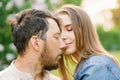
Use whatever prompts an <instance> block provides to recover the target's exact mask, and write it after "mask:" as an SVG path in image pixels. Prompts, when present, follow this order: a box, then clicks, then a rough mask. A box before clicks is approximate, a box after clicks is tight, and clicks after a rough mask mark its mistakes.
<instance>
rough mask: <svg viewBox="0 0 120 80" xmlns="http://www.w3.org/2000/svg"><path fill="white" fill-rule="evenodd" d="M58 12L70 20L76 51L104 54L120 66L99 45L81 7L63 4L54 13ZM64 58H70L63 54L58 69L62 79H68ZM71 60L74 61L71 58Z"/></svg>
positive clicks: (90, 23)
mask: <svg viewBox="0 0 120 80" xmlns="http://www.w3.org/2000/svg"><path fill="white" fill-rule="evenodd" d="M59 14H67V15H68V16H69V17H70V19H71V21H72V26H73V30H74V34H75V37H76V47H77V53H79V54H80V55H82V54H83V52H84V51H86V52H87V53H88V54H89V55H93V54H94V55H106V56H108V57H110V58H111V59H113V60H114V61H115V63H116V64H117V65H118V66H120V63H119V61H118V60H117V59H116V58H115V57H114V56H112V55H111V54H109V53H108V52H107V51H106V50H105V49H104V48H103V46H102V45H101V43H100V40H99V37H98V34H97V31H96V30H95V27H94V26H93V24H92V22H91V19H90V17H89V16H88V14H87V13H86V12H85V11H84V10H83V9H82V8H81V7H78V6H75V5H64V6H62V7H61V9H59V10H58V11H56V13H55V15H56V16H57V15H59ZM88 57H89V56H88ZM66 59H67V60H70V59H72V58H70V57H68V55H67V56H66V55H63V58H62V59H61V61H60V68H59V71H60V75H61V76H62V79H63V80H70V79H68V75H69V70H68V69H66V66H65V64H67V62H66ZM72 61H73V62H74V60H73V59H72Z"/></svg>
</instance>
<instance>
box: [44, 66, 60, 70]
mask: <svg viewBox="0 0 120 80" xmlns="http://www.w3.org/2000/svg"><path fill="white" fill-rule="evenodd" d="M58 67H59V65H53V66H50V65H49V66H45V67H44V69H45V70H48V71H51V70H54V69H57V68H58Z"/></svg>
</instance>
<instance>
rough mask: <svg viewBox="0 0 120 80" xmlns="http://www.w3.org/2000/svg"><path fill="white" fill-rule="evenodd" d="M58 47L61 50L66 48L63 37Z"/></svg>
mask: <svg viewBox="0 0 120 80" xmlns="http://www.w3.org/2000/svg"><path fill="white" fill-rule="evenodd" d="M60 49H61V50H65V49H66V46H65V43H64V41H63V39H60Z"/></svg>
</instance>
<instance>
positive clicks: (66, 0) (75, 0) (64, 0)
mask: <svg viewBox="0 0 120 80" xmlns="http://www.w3.org/2000/svg"><path fill="white" fill-rule="evenodd" d="M57 2H58V3H56V4H53V3H52V2H51V0H45V3H46V4H47V7H48V9H49V10H51V11H53V10H55V9H57V8H59V7H60V6H62V5H64V4H74V5H77V6H80V5H81V3H82V0H59V1H58V0H57Z"/></svg>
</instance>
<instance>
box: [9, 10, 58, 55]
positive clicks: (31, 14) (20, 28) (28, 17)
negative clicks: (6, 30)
mask: <svg viewBox="0 0 120 80" xmlns="http://www.w3.org/2000/svg"><path fill="white" fill-rule="evenodd" d="M46 18H52V19H54V20H55V21H56V22H57V20H56V19H55V18H54V17H52V16H51V15H50V13H49V12H47V11H41V10H36V9H28V10H24V11H21V12H20V13H18V14H17V15H16V17H15V19H14V21H12V23H11V32H12V39H13V43H14V45H15V46H16V48H17V51H18V53H19V54H20V55H23V53H24V51H25V49H26V47H27V46H28V42H29V40H30V38H31V37H32V36H33V35H37V36H38V37H39V38H41V39H44V38H45V33H46V32H47V30H48V21H47V19H46Z"/></svg>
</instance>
